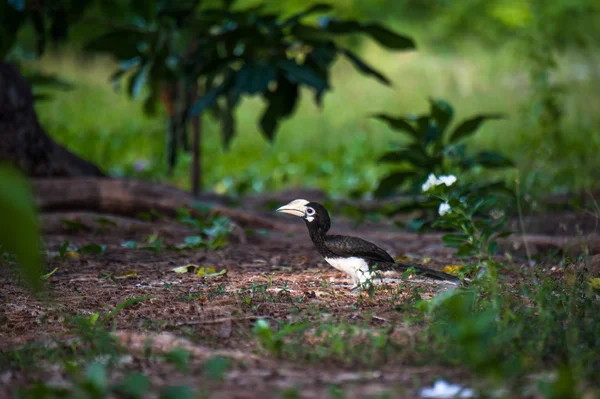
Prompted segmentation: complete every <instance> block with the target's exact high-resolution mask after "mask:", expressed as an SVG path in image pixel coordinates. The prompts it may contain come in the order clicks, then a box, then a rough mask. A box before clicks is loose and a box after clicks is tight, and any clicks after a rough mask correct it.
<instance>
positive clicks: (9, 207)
mask: <svg viewBox="0 0 600 399" xmlns="http://www.w3.org/2000/svg"><path fill="white" fill-rule="evenodd" d="M0 220H2V227H1V228H0V247H1V248H2V251H6V252H8V253H10V254H13V255H15V257H16V261H17V262H18V264H19V268H18V271H19V272H20V274H21V276H22V278H23V279H24V280H25V282H26V283H27V284H28V285H29V286H30V287H31V288H32V289H33V290H34V291H39V290H40V289H41V288H42V281H41V280H40V276H41V275H42V260H41V255H40V250H41V246H40V242H39V231H40V230H39V225H38V221H37V216H36V211H35V202H34V199H33V194H32V191H31V188H30V186H29V183H28V182H27V180H26V178H25V177H24V176H23V175H22V174H21V173H20V172H19V171H17V170H16V169H14V168H12V167H9V166H7V165H0ZM0 262H1V260H0Z"/></svg>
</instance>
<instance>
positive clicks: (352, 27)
mask: <svg viewBox="0 0 600 399" xmlns="http://www.w3.org/2000/svg"><path fill="white" fill-rule="evenodd" d="M324 30H326V31H327V32H330V33H333V34H351V33H366V34H367V35H369V36H371V38H373V39H374V40H376V41H377V42H379V44H381V45H383V46H385V47H387V48H390V49H393V50H409V49H414V48H415V43H414V41H413V40H412V39H411V38H409V37H407V36H403V35H400V34H398V33H395V32H393V31H391V30H389V29H387V28H385V27H384V26H383V25H381V24H379V23H377V22H357V21H337V20H328V21H327V22H326V24H325V26H324Z"/></svg>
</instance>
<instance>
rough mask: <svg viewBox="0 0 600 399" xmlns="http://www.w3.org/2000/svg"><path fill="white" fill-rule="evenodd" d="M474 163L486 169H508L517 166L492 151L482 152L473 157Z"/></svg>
mask: <svg viewBox="0 0 600 399" xmlns="http://www.w3.org/2000/svg"><path fill="white" fill-rule="evenodd" d="M473 161H474V162H475V163H477V164H479V165H481V166H485V167H486V168H508V167H513V166H515V164H514V163H513V161H511V160H510V159H508V158H507V157H505V156H504V155H502V154H499V153H497V152H491V151H482V152H479V153H477V154H475V156H474V157H473Z"/></svg>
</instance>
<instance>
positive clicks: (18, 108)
mask: <svg viewBox="0 0 600 399" xmlns="http://www.w3.org/2000/svg"><path fill="white" fill-rule="evenodd" d="M0 161H8V162H11V163H13V164H14V165H15V166H17V167H18V168H20V169H21V170H22V171H23V172H24V173H26V174H27V175H29V176H31V177H81V176H94V177H105V174H104V173H102V171H101V170H100V169H99V168H98V167H97V166H96V165H94V164H92V163H90V162H88V161H86V160H84V159H82V158H80V157H79V156H77V155H75V154H74V153H72V152H70V151H69V150H67V149H66V148H64V147H63V146H61V145H60V144H58V143H56V142H55V141H54V140H52V139H51V138H50V137H49V136H48V135H47V134H46V133H45V132H44V129H42V127H41V126H40V124H39V121H38V119H37V115H36V113H35V109H34V107H33V95H32V92H31V88H30V87H29V83H28V82H27V80H25V78H24V77H23V76H22V75H21V73H20V72H19V70H18V69H17V68H16V67H15V66H14V65H11V64H8V63H5V62H2V61H0Z"/></svg>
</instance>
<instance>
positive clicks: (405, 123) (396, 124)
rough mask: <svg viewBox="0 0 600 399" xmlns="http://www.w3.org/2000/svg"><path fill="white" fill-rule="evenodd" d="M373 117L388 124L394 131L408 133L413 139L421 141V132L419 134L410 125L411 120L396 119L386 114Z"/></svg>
mask: <svg viewBox="0 0 600 399" xmlns="http://www.w3.org/2000/svg"><path fill="white" fill-rule="evenodd" d="M373 117H374V118H377V119H380V120H382V121H384V122H387V124H388V125H389V126H390V127H391V128H392V129H394V130H398V131H400V132H405V133H408V134H409V135H410V136H411V137H413V138H415V139H419V138H420V137H421V136H420V134H419V132H417V130H416V129H415V128H414V127H413V126H412V125H411V124H410V123H409V120H408V119H407V118H402V117H399V118H394V117H392V116H388V115H385V114H376V115H373Z"/></svg>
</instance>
